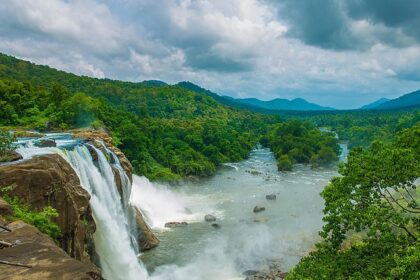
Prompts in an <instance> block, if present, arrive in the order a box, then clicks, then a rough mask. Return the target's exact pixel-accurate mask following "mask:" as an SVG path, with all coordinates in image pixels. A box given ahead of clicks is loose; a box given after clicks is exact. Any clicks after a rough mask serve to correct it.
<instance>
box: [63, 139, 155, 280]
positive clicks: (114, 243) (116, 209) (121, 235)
mask: <svg viewBox="0 0 420 280" xmlns="http://www.w3.org/2000/svg"><path fill="white" fill-rule="evenodd" d="M94 149H95V151H96V152H97V154H98V163H99V169H98V168H97V167H96V166H95V164H94V162H93V160H92V156H91V154H90V152H89V150H88V149H87V148H86V147H85V146H77V147H75V148H74V150H73V151H67V150H66V151H64V153H65V155H66V159H67V160H68V161H69V163H70V164H71V165H72V167H73V168H74V170H75V171H76V173H77V174H78V176H79V178H80V181H81V185H82V186H83V187H84V188H85V189H86V190H87V191H88V192H89V194H90V195H91V199H90V205H91V207H92V210H93V216H94V219H95V222H96V227H97V229H96V231H95V234H94V241H95V250H96V253H97V254H98V255H99V261H100V266H101V269H102V274H103V276H104V278H106V279H140V280H142V279H146V278H147V271H146V269H145V268H144V267H143V265H142V264H141V263H139V261H138V260H137V256H136V250H135V248H134V247H133V246H132V238H131V233H130V231H129V222H128V220H127V217H126V215H125V212H124V210H123V206H122V204H121V197H120V194H119V193H118V191H117V187H116V185H115V178H114V175H113V172H112V168H111V166H110V164H109V163H108V161H107V160H106V157H105V155H104V154H103V153H102V151H100V150H99V149H96V148H94Z"/></svg>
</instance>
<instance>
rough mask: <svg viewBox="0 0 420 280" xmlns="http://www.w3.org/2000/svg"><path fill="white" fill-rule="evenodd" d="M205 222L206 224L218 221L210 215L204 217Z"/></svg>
mask: <svg viewBox="0 0 420 280" xmlns="http://www.w3.org/2000/svg"><path fill="white" fill-rule="evenodd" d="M204 220H205V221H206V222H215V221H216V217H215V216H213V215H210V214H208V215H206V216H204Z"/></svg>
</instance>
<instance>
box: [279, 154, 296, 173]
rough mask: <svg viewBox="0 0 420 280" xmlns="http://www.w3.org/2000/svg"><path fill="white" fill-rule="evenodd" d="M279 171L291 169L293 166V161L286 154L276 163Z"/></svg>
mask: <svg viewBox="0 0 420 280" xmlns="http://www.w3.org/2000/svg"><path fill="white" fill-rule="evenodd" d="M277 168H278V170H279V171H291V170H292V168H293V162H292V160H291V159H290V157H289V156H288V155H282V156H280V158H279V161H278V163H277Z"/></svg>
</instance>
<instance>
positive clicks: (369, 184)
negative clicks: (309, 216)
mask: <svg viewBox="0 0 420 280" xmlns="http://www.w3.org/2000/svg"><path fill="white" fill-rule="evenodd" d="M419 124H420V123H419ZM419 124H417V125H415V126H413V127H412V128H410V129H405V130H403V131H401V132H400V133H399V134H398V135H397V137H396V139H395V141H394V142H393V143H390V144H384V143H382V142H378V141H376V142H374V143H373V144H372V145H371V147H369V148H368V149H363V148H360V147H359V148H355V149H353V150H352V151H351V152H350V154H349V156H348V162H347V163H346V164H345V165H342V166H341V167H340V169H339V173H340V175H341V176H340V177H335V178H333V179H332V180H331V182H330V184H329V185H328V186H326V187H325V189H324V190H323V192H322V193H321V195H322V197H323V198H324V200H325V208H324V214H325V216H324V219H323V220H324V222H325V225H324V227H323V229H322V232H321V233H320V235H321V236H322V237H323V240H324V241H323V243H321V244H318V246H317V250H316V251H314V252H312V253H311V254H310V255H309V256H308V257H306V258H304V259H302V260H301V262H300V263H299V264H298V266H297V267H296V268H294V269H293V271H292V272H291V274H290V275H289V277H288V278H287V279H419V278H420V244H419V240H418V239H419V236H420V203H419V202H420V194H419V192H418V186H417V185H416V180H417V178H419V177H420V161H419V153H418V151H419V143H420V142H419V139H418V135H419ZM413 137H417V138H413ZM355 232H362V233H363V234H364V235H366V237H365V239H364V240H363V241H362V242H359V243H355V244H352V246H351V247H350V248H349V249H342V246H343V242H344V241H345V240H346V239H347V238H348V237H349V236H350V235H352V234H353V233H355Z"/></svg>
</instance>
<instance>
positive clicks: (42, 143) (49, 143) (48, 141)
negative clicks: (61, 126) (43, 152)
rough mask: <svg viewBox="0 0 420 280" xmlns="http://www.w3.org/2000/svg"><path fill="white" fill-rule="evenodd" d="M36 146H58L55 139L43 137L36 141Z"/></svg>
mask: <svg viewBox="0 0 420 280" xmlns="http://www.w3.org/2000/svg"><path fill="white" fill-rule="evenodd" d="M35 146H37V147H40V148H47V147H57V144H56V143H55V140H54V139H41V140H39V141H38V142H35Z"/></svg>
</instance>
